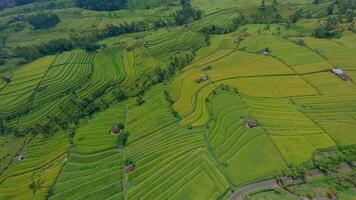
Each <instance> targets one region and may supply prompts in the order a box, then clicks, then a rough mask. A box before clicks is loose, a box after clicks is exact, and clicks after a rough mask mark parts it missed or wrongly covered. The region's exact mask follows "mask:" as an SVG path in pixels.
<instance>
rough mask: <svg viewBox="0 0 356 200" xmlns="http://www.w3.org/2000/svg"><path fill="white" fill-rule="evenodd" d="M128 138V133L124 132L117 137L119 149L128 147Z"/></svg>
mask: <svg viewBox="0 0 356 200" xmlns="http://www.w3.org/2000/svg"><path fill="white" fill-rule="evenodd" d="M128 137H129V133H128V132H123V133H120V134H119V136H118V137H117V144H118V145H119V148H124V147H125V146H126V143H127V139H128Z"/></svg>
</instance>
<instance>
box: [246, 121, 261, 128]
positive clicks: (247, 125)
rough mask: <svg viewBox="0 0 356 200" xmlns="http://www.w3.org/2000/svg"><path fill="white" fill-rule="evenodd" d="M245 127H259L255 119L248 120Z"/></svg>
mask: <svg viewBox="0 0 356 200" xmlns="http://www.w3.org/2000/svg"><path fill="white" fill-rule="evenodd" d="M245 126H246V127H247V128H253V127H256V126H258V123H257V121H256V120H255V119H247V120H246V121H245Z"/></svg>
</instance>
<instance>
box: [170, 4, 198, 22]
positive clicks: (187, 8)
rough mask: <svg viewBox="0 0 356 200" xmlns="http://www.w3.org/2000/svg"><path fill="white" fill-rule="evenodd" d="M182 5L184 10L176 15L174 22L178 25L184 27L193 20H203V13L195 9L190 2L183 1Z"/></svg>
mask: <svg viewBox="0 0 356 200" xmlns="http://www.w3.org/2000/svg"><path fill="white" fill-rule="evenodd" d="M180 4H181V7H182V9H181V10H179V11H177V12H176V13H175V14H174V20H175V23H176V24H177V25H184V24H188V23H189V22H190V21H192V20H199V19H201V17H202V15H203V13H202V11H201V10H195V9H193V8H192V6H191V4H190V0H181V1H180Z"/></svg>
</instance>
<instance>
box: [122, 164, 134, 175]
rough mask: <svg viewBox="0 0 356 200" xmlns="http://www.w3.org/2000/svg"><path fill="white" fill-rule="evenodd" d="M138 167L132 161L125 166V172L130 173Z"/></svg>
mask: <svg viewBox="0 0 356 200" xmlns="http://www.w3.org/2000/svg"><path fill="white" fill-rule="evenodd" d="M135 168H136V166H135V164H133V163H131V164H129V165H126V166H125V173H130V172H132V171H134V170H135Z"/></svg>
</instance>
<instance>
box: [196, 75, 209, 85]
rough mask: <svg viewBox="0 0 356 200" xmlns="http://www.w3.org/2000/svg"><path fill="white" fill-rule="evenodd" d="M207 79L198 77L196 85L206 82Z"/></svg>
mask: <svg viewBox="0 0 356 200" xmlns="http://www.w3.org/2000/svg"><path fill="white" fill-rule="evenodd" d="M208 79H209V78H208V77H207V76H203V77H200V78H199V79H197V80H195V82H196V83H198V84H199V83H202V82H204V81H207V80H208Z"/></svg>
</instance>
